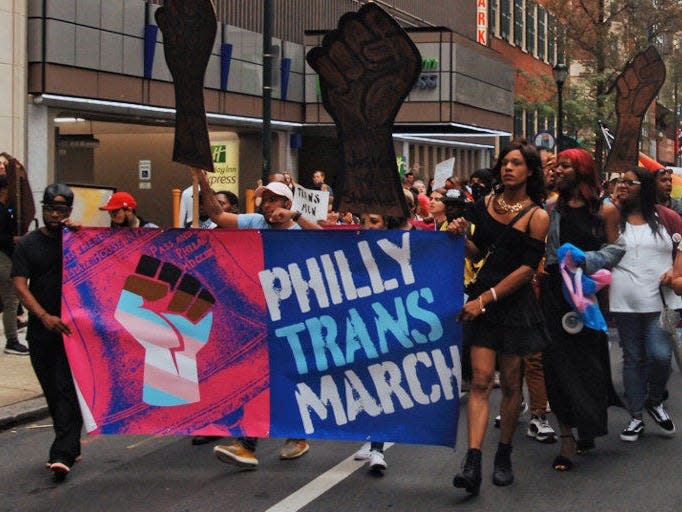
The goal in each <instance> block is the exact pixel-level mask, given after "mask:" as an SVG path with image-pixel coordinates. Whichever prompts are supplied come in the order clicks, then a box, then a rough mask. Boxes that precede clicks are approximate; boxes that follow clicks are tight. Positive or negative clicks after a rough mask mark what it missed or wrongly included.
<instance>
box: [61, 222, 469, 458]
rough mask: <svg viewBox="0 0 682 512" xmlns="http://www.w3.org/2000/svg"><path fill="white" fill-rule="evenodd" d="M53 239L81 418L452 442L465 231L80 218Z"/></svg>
mask: <svg viewBox="0 0 682 512" xmlns="http://www.w3.org/2000/svg"><path fill="white" fill-rule="evenodd" d="M63 251H64V269H63V281H64V282H63V294H62V297H63V299H62V317H63V318H64V320H65V321H66V322H67V323H68V324H69V325H71V326H72V329H73V334H72V335H71V336H69V337H67V338H66V348H67V353H68V357H69V361H70V364H71V368H72V371H73V374H74V379H75V381H76V385H77V388H78V392H79V395H80V399H81V408H82V410H83V415H84V418H85V420H86V426H87V429H88V431H89V432H91V433H96V434H155V435H187V434H194V435H219V436H226V435H248V436H254V437H269V436H273V437H305V438H327V439H348V440H351V439H355V440H367V439H374V440H380V441H393V442H402V443H420V444H437V445H447V446H452V445H454V443H455V435H456V432H457V421H458V411H459V383H460V378H461V363H460V353H461V330H460V327H459V325H458V324H457V323H456V322H455V315H456V313H457V311H459V309H460V308H461V306H462V293H463V290H462V288H463V286H462V281H463V279H462V270H463V243H462V239H461V238H460V237H456V236H453V235H449V234H447V233H432V232H428V233H427V232H418V231H409V232H404V231H337V232H324V231H286V232H285V231H275V230H273V231H251V230H244V231H230V230H219V229H218V230H180V229H168V230H161V229H137V230H136V229H115V230H111V229H83V230H81V231H79V232H76V233H65V236H64V247H63Z"/></svg>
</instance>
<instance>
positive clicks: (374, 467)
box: [369, 450, 388, 471]
mask: <svg viewBox="0 0 682 512" xmlns="http://www.w3.org/2000/svg"><path fill="white" fill-rule="evenodd" d="M387 467H388V465H387V464H386V459H384V454H383V453H381V452H380V451H379V450H372V451H370V452H369V470H370V471H383V470H385V469H386V468H387Z"/></svg>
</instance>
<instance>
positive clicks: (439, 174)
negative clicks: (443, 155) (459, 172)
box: [433, 157, 455, 190]
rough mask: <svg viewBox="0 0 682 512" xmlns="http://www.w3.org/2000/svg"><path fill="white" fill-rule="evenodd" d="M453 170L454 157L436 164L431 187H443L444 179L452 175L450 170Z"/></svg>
mask: <svg viewBox="0 0 682 512" xmlns="http://www.w3.org/2000/svg"><path fill="white" fill-rule="evenodd" d="M454 170H455V157H452V158H448V159H447V160H443V161H442V162H438V163H437V164H436V170H435V172H434V175H433V188H434V190H435V189H437V188H443V187H444V186H445V180H447V179H448V178H451V177H452V171H454Z"/></svg>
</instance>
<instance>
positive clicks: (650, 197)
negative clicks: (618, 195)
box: [620, 165, 659, 235]
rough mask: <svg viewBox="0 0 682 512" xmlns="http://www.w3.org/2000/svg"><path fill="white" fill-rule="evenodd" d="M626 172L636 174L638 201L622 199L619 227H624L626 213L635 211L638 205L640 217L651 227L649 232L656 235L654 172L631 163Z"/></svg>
mask: <svg viewBox="0 0 682 512" xmlns="http://www.w3.org/2000/svg"><path fill="white" fill-rule="evenodd" d="M627 172H631V173H633V174H634V175H635V176H637V180H639V182H640V183H641V185H640V189H639V201H635V202H631V201H623V204H622V206H621V210H620V229H621V231H623V230H624V229H625V224H626V223H627V219H628V215H629V214H630V213H633V212H635V211H637V208H638V207H639V210H640V212H641V213H642V217H644V220H646V223H647V224H648V225H649V227H650V228H651V232H652V233H653V234H654V235H656V234H657V233H658V225H659V220H658V213H657V212H656V178H655V177H654V174H653V173H651V172H649V171H648V170H647V169H645V168H644V167H637V166H635V165H633V166H632V167H630V168H629V169H627Z"/></svg>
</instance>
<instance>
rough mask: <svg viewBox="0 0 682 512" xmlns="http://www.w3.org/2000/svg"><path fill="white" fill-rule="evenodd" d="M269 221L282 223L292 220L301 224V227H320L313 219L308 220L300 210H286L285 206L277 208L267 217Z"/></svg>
mask: <svg viewBox="0 0 682 512" xmlns="http://www.w3.org/2000/svg"><path fill="white" fill-rule="evenodd" d="M267 220H268V222H270V223H283V222H288V221H292V222H295V223H297V224H298V225H299V226H301V229H322V227H321V226H320V225H319V224H318V223H317V221H315V220H310V219H308V218H306V217H304V216H303V215H302V214H301V212H296V211H294V210H288V209H286V208H277V209H276V210H275V211H274V212H272V215H271V216H270V218H269V219H267Z"/></svg>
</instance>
